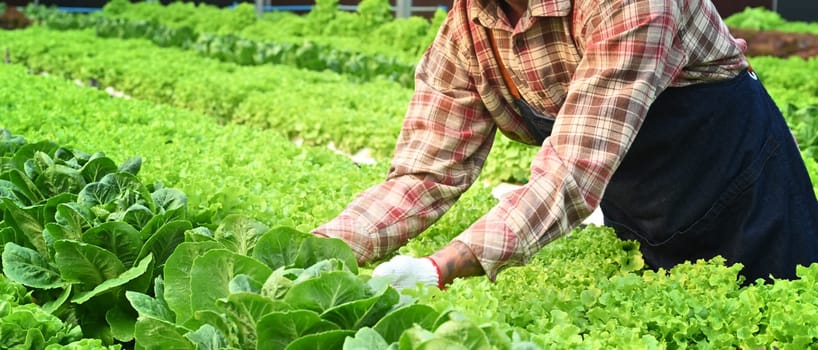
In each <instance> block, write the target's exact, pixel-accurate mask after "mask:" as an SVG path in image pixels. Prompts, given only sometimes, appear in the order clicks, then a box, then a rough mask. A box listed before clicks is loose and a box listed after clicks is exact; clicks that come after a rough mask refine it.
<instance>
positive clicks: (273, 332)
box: [256, 310, 338, 350]
mask: <svg viewBox="0 0 818 350" xmlns="http://www.w3.org/2000/svg"><path fill="white" fill-rule="evenodd" d="M335 329H338V325H336V324H334V323H332V322H329V321H326V320H322V319H321V317H320V316H319V315H318V313H316V312H314V311H309V310H293V311H280V312H278V311H274V312H271V313H269V314H267V315H266V316H264V317H263V318H262V319H261V320H260V321H259V322H258V325H257V328H256V332H257V334H258V342H257V343H258V348H257V349H258V350H278V349H284V348H285V347H286V346H287V345H288V344H290V343H291V342H293V341H294V340H296V339H298V338H300V337H302V336H305V335H308V334H312V333H317V332H324V331H328V330H335Z"/></svg>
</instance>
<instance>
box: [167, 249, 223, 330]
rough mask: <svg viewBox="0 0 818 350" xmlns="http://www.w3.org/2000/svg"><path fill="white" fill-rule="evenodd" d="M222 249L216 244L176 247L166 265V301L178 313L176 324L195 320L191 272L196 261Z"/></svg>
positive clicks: (184, 323)
mask: <svg viewBox="0 0 818 350" xmlns="http://www.w3.org/2000/svg"><path fill="white" fill-rule="evenodd" d="M220 248H223V246H222V245H221V244H219V243H216V242H195V243H194V242H185V243H182V244H180V245H179V246H177V247H176V250H174V251H173V253H172V254H171V255H170V257H169V258H168V260H167V262H166V263H165V268H164V276H165V277H164V278H165V300H167V303H168V307H170V309H171V310H173V312H174V313H176V323H178V324H181V325H186V324H187V322H188V321H189V320H191V319H192V318H193V311H194V310H193V306H192V301H191V294H192V290H191V284H190V272H191V270H192V268H193V262H194V260H196V258H199V257H201V256H202V255H204V254H205V253H207V252H208V251H211V250H214V249H220Z"/></svg>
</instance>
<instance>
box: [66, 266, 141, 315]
mask: <svg viewBox="0 0 818 350" xmlns="http://www.w3.org/2000/svg"><path fill="white" fill-rule="evenodd" d="M152 262H153V256H151V255H148V256H146V257H145V258H144V259H142V260H140V261H139V264H137V265H136V266H134V267H132V268H130V269H128V270H127V271H125V272H123V273H122V274H121V275H119V276H117V277H115V278H109V279H107V280H105V281H104V282H102V283H100V284H98V285H96V286H95V287H94V289H92V290H91V291H88V292H82V293H77V294H76V295H75V296H74V298H73V299H71V301H72V302H74V303H77V304H82V303H84V302H86V301H88V300H91V298H93V297H95V296H98V295H100V294H103V293H106V292H110V291H111V290H113V289H114V288H117V287H119V286H122V285H124V284H126V283H128V282H130V281H132V280H135V279H137V278H139V277H142V276H144V275H145V274H151V273H152V272H153V271H152V270H150V267H151V266H152Z"/></svg>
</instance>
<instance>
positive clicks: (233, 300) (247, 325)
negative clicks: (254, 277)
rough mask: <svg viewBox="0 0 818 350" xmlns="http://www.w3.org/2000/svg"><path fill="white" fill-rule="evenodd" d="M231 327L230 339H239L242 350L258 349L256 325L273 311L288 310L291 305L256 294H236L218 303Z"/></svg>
mask: <svg viewBox="0 0 818 350" xmlns="http://www.w3.org/2000/svg"><path fill="white" fill-rule="evenodd" d="M217 304H218V305H219V307H220V308H221V309H222V310H223V311H221V312H222V313H223V314H225V315H226V316H227V319H228V320H229V322H230V325H231V329H230V331H231V334H230V335H229V338H231V339H237V340H238V343H239V347H241V348H242V349H255V348H256V339H257V334H256V324H257V323H258V322H259V321H260V320H261V319H262V318H263V317H264V316H266V315H267V314H269V313H271V312H273V311H281V310H287V309H288V308H289V305H287V304H285V303H283V302H281V301H277V300H276V301H274V300H271V299H269V298H265V297H263V296H261V295H258V294H254V293H244V292H241V293H234V294H230V296H228V297H227V300H226V301H224V300H219V301H217Z"/></svg>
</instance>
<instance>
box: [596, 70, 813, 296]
mask: <svg viewBox="0 0 818 350" xmlns="http://www.w3.org/2000/svg"><path fill="white" fill-rule="evenodd" d="M601 207H602V211H603V213H604V215H605V224H606V225H607V226H610V227H613V228H614V229H615V230H616V233H617V235H619V237H620V238H622V239H627V240H636V241H639V242H640V246H641V251H642V253H643V255H644V259H645V262H646V263H647V264H648V265H649V266H650V267H652V268H654V269H655V268H660V267H661V268H666V269H667V268H670V267H673V266H674V265H676V264H678V263H681V262H684V261H686V260H689V261H695V260H697V259H700V258H705V259H708V258H712V257H714V256H716V255H721V256H723V257H724V258H725V259H726V260H727V262H728V263H729V264H732V263H742V264H743V265H744V268H743V270H742V272H741V273H742V275H744V276H745V277H746V278H747V279H746V280H745V283H749V282H753V281H754V280H755V279H757V278H765V279H767V278H768V277H769V276H770V275H772V276H775V277H776V278H786V279H792V278H794V277H795V266H796V265H798V264H801V265H809V264H810V263H812V262H815V261H818V202H817V201H816V198H815V195H814V192H813V188H812V184H811V182H810V179H809V176H808V174H807V170H806V168H805V166H804V163H803V160H802V159H801V155H800V152H799V150H798V147H797V145H796V144H795V142H794V140H793V137H792V135H791V134H790V130H789V129H788V127H787V125H786V123H785V121H784V118H783V117H782V115H781V112H780V111H779V110H778V108H777V107H776V105H775V104H774V102H773V101H772V99H771V98H770V96H769V95H768V94H767V92H766V90H765V89H764V87H763V86H762V85H761V83H760V82H759V81H758V80H757V79H756V77H755V74H754V73H752V72H748V71H745V72H742V73H741V74H739V75H738V76H737V77H736V78H733V79H730V80H725V81H721V82H716V83H707V84H698V85H693V86H688V87H678V88H668V89H667V90H665V91H664V92H662V93H661V94H660V95H659V97H658V98H657V100H656V101H655V102H654V103H653V104H652V105H651V107H650V110H649V112H648V114H647V117H646V118H645V122H644V124H643V125H642V128H641V129H640V130H639V133H638V135H637V137H636V139H635V141H634V143H633V145H632V146H631V148H630V150H629V151H628V153H627V155H626V156H625V158H624V159H623V161H622V163H621V165H620V166H619V168H618V169H617V170H616V172H615V174H614V175H613V178H612V179H611V181H610V183H609V185H608V187H607V190H606V191H605V194H604V197H603V200H602V203H601Z"/></svg>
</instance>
